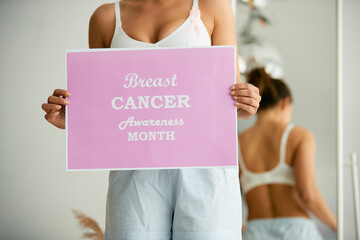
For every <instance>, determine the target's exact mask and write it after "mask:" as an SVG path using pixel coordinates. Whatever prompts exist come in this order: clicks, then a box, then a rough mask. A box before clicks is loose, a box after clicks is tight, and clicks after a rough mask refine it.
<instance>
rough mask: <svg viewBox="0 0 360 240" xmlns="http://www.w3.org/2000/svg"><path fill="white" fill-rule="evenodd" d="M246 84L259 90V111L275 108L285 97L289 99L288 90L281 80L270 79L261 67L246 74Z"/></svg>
mask: <svg viewBox="0 0 360 240" xmlns="http://www.w3.org/2000/svg"><path fill="white" fill-rule="evenodd" d="M246 80H247V81H248V83H250V84H252V85H254V86H255V87H257V88H259V92H260V95H261V102H260V107H259V111H261V110H263V109H266V108H270V107H274V106H276V105H277V104H278V103H279V102H280V101H281V100H282V99H284V98H285V97H290V99H291V93H290V89H289V88H288V87H287V86H286V84H285V82H284V81H283V80H281V79H274V78H272V77H271V76H270V75H269V74H268V73H267V72H266V71H265V69H264V68H263V67H261V68H255V69H253V70H251V71H250V72H248V73H247V74H246Z"/></svg>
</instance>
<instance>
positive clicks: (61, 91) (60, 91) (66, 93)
mask: <svg viewBox="0 0 360 240" xmlns="http://www.w3.org/2000/svg"><path fill="white" fill-rule="evenodd" d="M70 95H71V94H70V92H69V91H67V90H65V89H55V90H54V93H53V96H56V97H61V96H63V97H70Z"/></svg>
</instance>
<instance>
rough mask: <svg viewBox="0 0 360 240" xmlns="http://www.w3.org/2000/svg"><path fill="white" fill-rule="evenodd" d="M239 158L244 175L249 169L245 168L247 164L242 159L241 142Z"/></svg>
mask: <svg viewBox="0 0 360 240" xmlns="http://www.w3.org/2000/svg"><path fill="white" fill-rule="evenodd" d="M238 156H239V165H240V168H241V171H242V172H243V173H244V172H247V169H246V167H245V163H244V161H243V158H242V155H241V147H240V141H239V143H238Z"/></svg>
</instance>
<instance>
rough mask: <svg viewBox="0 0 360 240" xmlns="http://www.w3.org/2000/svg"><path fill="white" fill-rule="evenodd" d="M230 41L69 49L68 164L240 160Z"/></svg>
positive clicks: (225, 163)
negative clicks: (206, 44) (226, 43)
mask: <svg viewBox="0 0 360 240" xmlns="http://www.w3.org/2000/svg"><path fill="white" fill-rule="evenodd" d="M235 56H236V55H235V47H233V46H212V47H200V48H199V47H196V48H195V47H194V48H156V49H149V48H146V49H113V48H112V49H91V50H86V51H75V50H74V51H67V53H66V67H67V89H68V90H69V91H70V93H71V96H70V97H69V101H70V104H69V105H68V107H67V109H66V151H67V152H66V169H67V170H90V169H104V170H105V169H109V170H115V169H118V170H120V169H160V168H189V167H192V168H195V167H196V168H199V167H200V168H210V167H236V166H237V126H236V107H235V105H234V101H233V100H232V98H231V96H230V95H229V93H230V89H229V87H230V86H231V85H232V84H234V83H235V80H236V74H235V71H236V68H235V63H236V61H235Z"/></svg>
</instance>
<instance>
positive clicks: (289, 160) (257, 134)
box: [239, 123, 310, 220]
mask: <svg viewBox="0 0 360 240" xmlns="http://www.w3.org/2000/svg"><path fill="white" fill-rule="evenodd" d="M285 128H286V125H285V124H279V123H270V124H267V125H254V126H253V127H251V128H249V129H248V130H246V131H244V132H243V133H241V134H239V142H240V143H241V154H242V159H243V161H244V164H245V166H246V169H247V170H248V171H250V172H254V173H260V172H265V171H269V170H271V169H274V168H275V167H276V166H277V165H278V164H279V160H280V141H281V137H282V135H283V133H284V131H285ZM303 131H304V129H302V128H300V127H295V128H294V129H293V130H292V131H291V132H290V135H289V137H288V140H287V144H286V148H285V149H286V150H285V163H286V164H288V165H290V166H292V167H293V166H294V161H295V160H294V159H295V154H296V148H297V146H298V145H299V141H300V135H301V132H303ZM239 174H240V175H241V169H240V173H239ZM245 199H246V202H247V205H248V209H249V214H248V220H251V219H258V218H276V217H306V218H310V217H309V215H308V214H307V213H306V211H305V210H304V207H303V204H302V202H301V201H300V198H299V196H298V194H297V191H296V187H294V186H289V185H284V184H267V185H261V186H257V187H255V188H253V189H251V190H249V191H248V192H247V193H246V195H245Z"/></svg>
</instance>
